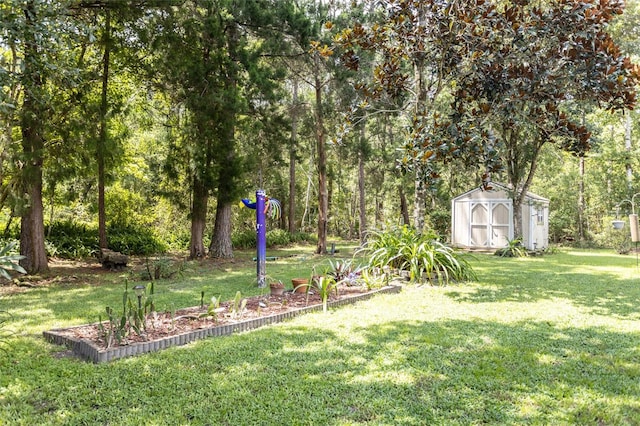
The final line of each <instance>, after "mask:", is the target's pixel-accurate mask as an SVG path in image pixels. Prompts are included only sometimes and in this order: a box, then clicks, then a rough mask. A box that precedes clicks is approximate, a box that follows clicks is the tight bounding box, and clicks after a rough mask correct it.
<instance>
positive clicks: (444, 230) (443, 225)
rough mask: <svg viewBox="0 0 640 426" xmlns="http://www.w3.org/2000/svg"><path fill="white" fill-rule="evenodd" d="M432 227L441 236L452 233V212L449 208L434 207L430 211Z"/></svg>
mask: <svg viewBox="0 0 640 426" xmlns="http://www.w3.org/2000/svg"><path fill="white" fill-rule="evenodd" d="M428 215H429V223H430V225H431V228H432V229H433V230H434V232H435V233H436V234H438V236H439V237H440V238H445V237H446V236H447V235H449V234H450V233H451V212H450V211H449V210H447V209H433V210H431V211H429V212H428Z"/></svg>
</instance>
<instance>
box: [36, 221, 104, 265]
mask: <svg viewBox="0 0 640 426" xmlns="http://www.w3.org/2000/svg"><path fill="white" fill-rule="evenodd" d="M45 235H46V236H47V237H46V238H47V244H46V247H47V254H48V255H50V256H57V257H61V258H63V259H80V258H83V257H88V256H92V255H94V254H95V253H96V252H97V251H98V248H99V246H100V245H99V243H98V229H97V227H96V226H95V225H89V224H86V223H80V222H75V221H72V220H64V221H59V222H54V223H51V224H49V225H47V226H46V227H45Z"/></svg>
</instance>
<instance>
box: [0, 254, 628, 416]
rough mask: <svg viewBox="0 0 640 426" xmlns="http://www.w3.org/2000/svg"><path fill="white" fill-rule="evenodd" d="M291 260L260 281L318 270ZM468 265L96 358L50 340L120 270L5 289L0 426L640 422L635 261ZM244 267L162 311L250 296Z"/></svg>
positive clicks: (87, 309) (212, 278)
mask: <svg viewBox="0 0 640 426" xmlns="http://www.w3.org/2000/svg"><path fill="white" fill-rule="evenodd" d="M306 250H307V251H311V250H312V249H311V248H310V249H306ZM300 252H301V251H300V250H298V251H297V252H295V253H294V252H286V251H283V252H279V253H276V255H278V256H281V257H280V258H279V259H278V260H276V261H274V262H269V263H268V265H267V269H268V272H269V274H270V275H273V276H276V277H283V278H285V279H287V280H288V279H290V278H293V277H294V276H296V275H299V274H304V275H303V276H306V275H308V274H309V272H310V267H311V266H313V265H314V264H320V263H321V262H326V260H323V259H321V258H314V257H313V256H312V255H310V254H309V255H299V253H300ZM288 254H298V255H297V256H294V257H288ZM346 254H347V253H346V252H343V253H340V255H346ZM270 255H273V253H270ZM471 262H472V264H473V266H474V269H475V271H476V272H477V274H478V279H479V281H478V282H472V283H464V284H450V285H448V286H443V287H432V286H420V287H419V286H415V285H407V286H405V288H404V289H403V291H402V292H401V293H400V294H397V295H381V296H376V297H374V298H373V299H371V300H369V301H365V302H361V303H358V304H357V305H354V306H351V307H343V308H339V309H335V310H331V311H329V312H328V313H327V314H323V313H313V314H308V315H304V316H301V317H297V318H296V319H294V320H291V321H288V322H285V323H281V324H278V325H274V326H269V327H266V328H262V329H259V330H255V331H252V332H248V333H243V334H237V335H232V336H230V337H223V338H215V339H206V340H202V341H198V342H196V343H191V344H189V345H186V346H181V347H177V348H170V349H167V350H165V351H163V352H159V353H155V354H149V355H143V356H139V357H134V358H128V359H124V360H119V361H115V362H112V363H108V364H99V365H93V364H89V363H86V362H82V361H78V360H76V359H73V358H69V357H67V356H65V352H64V351H63V350H64V348H62V347H60V346H55V345H51V344H48V343H46V342H45V341H44V340H43V339H42V331H44V330H47V329H50V328H54V327H62V326H67V325H73V324H82V323H86V322H93V321H96V320H97V318H98V315H100V314H101V313H102V312H104V308H105V307H106V306H107V305H116V304H117V303H118V300H119V299H121V295H122V290H123V288H124V287H123V286H124V277H127V276H128V275H127V273H117V272H114V273H102V272H99V271H98V270H96V269H95V268H91V267H85V268H79V267H78V266H77V265H75V266H74V267H73V268H71V269H70V272H69V273H67V274H66V276H67V278H65V279H61V280H53V281H52V282H50V283H47V284H39V285H37V286H35V287H33V288H20V289H18V290H16V288H15V287H0V310H3V311H8V313H9V314H10V315H11V317H10V318H8V319H7V321H6V322H5V323H4V325H3V326H2V329H0V333H2V335H3V336H4V337H3V338H2V341H3V342H2V343H0V348H1V349H2V350H1V351H0V424H11V425H13V424H16V425H33V424H39V425H76V424H78V425H80V424H86V425H107V424H108V425H187V424H190V425H191V424H193V425H250V424H260V425H265V424H277V425H290V424H291V425H296V424H309V425H319V424H327V425H357V424H388V425H391V424H393V425H423V424H447V425H449V424H464V425H468V424H580V425H590V424H592V425H621V424H625V425H627V424H640V313H639V312H638V309H639V307H640V269H639V268H638V267H637V263H636V262H637V260H636V257H635V256H621V255H617V254H613V253H610V252H608V251H578V250H566V251H561V252H559V253H556V254H551V255H546V256H544V257H531V258H513V259H505V258H498V257H495V256H489V255H476V256H475V258H474V259H473V260H472V261H471ZM254 270H255V264H254V263H253V262H252V261H251V253H244V254H242V255H241V256H240V258H239V259H237V260H235V261H234V262H229V263H216V264H214V263H210V262H204V263H190V264H189V265H188V266H187V268H186V269H185V270H184V271H183V273H182V274H181V275H177V276H175V277H174V278H172V279H169V280H160V281H158V282H157V284H156V286H157V289H156V294H157V299H156V300H157V302H156V304H157V305H158V308H159V309H171V308H172V307H171V306H170V305H175V306H173V307H181V306H188V305H195V304H197V303H199V300H200V297H201V296H200V295H201V291H205V293H206V294H207V297H210V296H211V295H213V294H215V295H220V296H221V297H222V299H231V298H232V297H233V295H234V294H235V293H236V291H238V290H240V291H241V292H242V293H243V295H245V294H246V295H252V294H256V293H257V289H255V288H253V287H252V285H251V284H250V283H249V281H250V279H251V278H252V276H253V274H255V272H254ZM128 278H129V279H130V280H132V281H130V283H129V285H134V284H133V283H134V281H133V278H134V277H133V276H128ZM8 332H14V333H13V335H7V334H8Z"/></svg>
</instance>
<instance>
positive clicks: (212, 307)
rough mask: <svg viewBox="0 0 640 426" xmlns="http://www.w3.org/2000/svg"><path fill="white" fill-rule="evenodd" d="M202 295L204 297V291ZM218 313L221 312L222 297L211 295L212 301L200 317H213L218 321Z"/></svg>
mask: <svg viewBox="0 0 640 426" xmlns="http://www.w3.org/2000/svg"><path fill="white" fill-rule="evenodd" d="M202 297H204V292H202ZM218 313H220V298H219V297H216V296H211V303H209V306H208V307H207V312H206V313H204V314H200V317H211V318H213V321H214V322H216V321H218Z"/></svg>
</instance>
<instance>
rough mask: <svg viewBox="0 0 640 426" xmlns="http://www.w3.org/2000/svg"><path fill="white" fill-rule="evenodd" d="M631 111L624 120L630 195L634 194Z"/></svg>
mask: <svg viewBox="0 0 640 426" xmlns="http://www.w3.org/2000/svg"><path fill="white" fill-rule="evenodd" d="M631 127H632V122H631V113H630V112H627V114H626V118H625V122H624V150H625V152H626V154H627V164H626V165H625V167H626V171H627V186H628V188H629V196H631V195H632V194H633V191H634V189H633V167H632V166H631Z"/></svg>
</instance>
